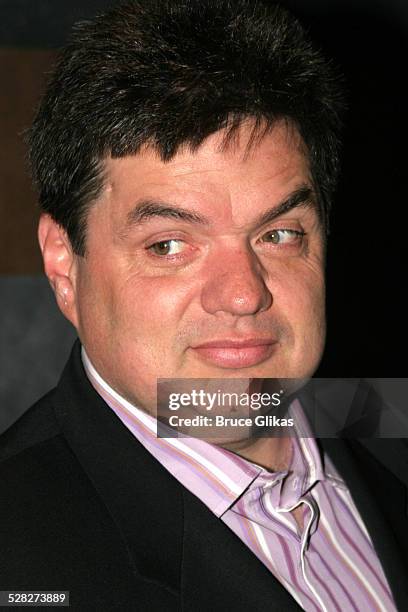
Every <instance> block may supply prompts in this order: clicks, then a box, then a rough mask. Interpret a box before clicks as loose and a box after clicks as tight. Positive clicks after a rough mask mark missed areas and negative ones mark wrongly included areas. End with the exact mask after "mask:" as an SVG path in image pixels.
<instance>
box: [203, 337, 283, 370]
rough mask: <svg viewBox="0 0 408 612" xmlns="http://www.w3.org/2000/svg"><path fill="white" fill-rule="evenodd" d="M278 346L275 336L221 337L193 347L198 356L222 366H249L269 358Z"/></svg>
mask: <svg viewBox="0 0 408 612" xmlns="http://www.w3.org/2000/svg"><path fill="white" fill-rule="evenodd" d="M277 346H278V342H277V340H275V339H274V338H247V339H221V340H213V341H211V342H204V343H203V344H200V345H197V346H194V347H191V348H192V350H193V351H194V353H195V354H196V355H198V357H200V358H201V359H203V360H204V361H206V362H207V363H211V364H213V365H217V366H219V367H221V368H249V367H251V366H255V365H258V364H260V363H262V362H263V361H266V360H267V359H269V358H270V357H271V356H272V355H273V353H274V352H275V350H276V348H277Z"/></svg>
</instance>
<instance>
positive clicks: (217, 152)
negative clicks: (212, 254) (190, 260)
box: [104, 122, 312, 223]
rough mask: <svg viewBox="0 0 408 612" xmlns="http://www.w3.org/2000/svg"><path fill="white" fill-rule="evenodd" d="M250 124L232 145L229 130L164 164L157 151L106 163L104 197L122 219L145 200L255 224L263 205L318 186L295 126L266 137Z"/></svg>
mask: <svg viewBox="0 0 408 612" xmlns="http://www.w3.org/2000/svg"><path fill="white" fill-rule="evenodd" d="M253 135H254V131H253V128H252V126H251V125H248V124H244V125H243V126H241V127H240V128H239V129H238V130H237V131H236V132H235V133H234V135H233V137H232V138H231V139H230V140H228V141H226V139H225V136H226V133H225V131H219V132H216V133H215V134H213V135H211V136H210V137H208V138H207V139H206V140H205V141H204V143H203V144H202V145H201V146H200V147H199V148H198V149H197V150H195V151H191V149H189V148H188V147H184V148H181V149H180V150H179V151H178V153H177V154H176V155H175V156H174V157H173V158H172V159H171V160H169V161H166V162H163V160H162V159H161V158H160V156H159V155H158V153H157V152H156V151H155V150H154V149H153V148H151V147H145V148H144V149H143V150H142V151H141V152H140V153H139V154H137V155H133V156H128V157H124V158H118V159H113V158H109V159H108V160H106V184H107V188H106V191H105V196H104V199H105V200H107V201H108V206H110V210H111V215H112V216H114V217H115V219H116V220H117V221H118V222H119V219H120V218H121V217H123V215H126V214H127V212H128V211H129V210H130V209H131V208H133V207H134V206H135V205H137V202H138V201H139V200H141V199H152V200H159V201H165V202H169V203H170V204H174V205H182V206H184V207H186V206H188V208H190V209H191V210H192V211H197V212H201V209H202V208H203V207H204V208H205V212H206V213H210V214H211V213H212V212H213V213H214V214H215V215H217V216H218V217H219V218H220V220H221V221H226V220H227V219H229V220H231V219H234V220H236V221H237V222H238V223H241V222H242V223H245V222H246V221H249V220H250V216H251V213H252V212H253V213H259V211H260V209H262V207H263V206H265V207H266V206H269V207H270V206H271V205H273V204H274V202H276V203H278V202H279V201H281V200H283V199H285V197H287V196H288V194H289V193H290V192H291V191H293V190H295V189H296V188H299V186H301V185H302V184H305V183H308V184H309V185H312V181H311V177H310V169H309V162H308V157H307V155H306V153H305V145H304V144H303V141H302V139H301V138H300V136H299V133H298V132H297V131H296V129H295V128H293V127H291V126H288V125H286V124H285V123H283V122H279V123H277V124H276V125H275V126H274V127H273V128H272V130H271V131H270V132H268V133H266V134H264V135H263V136H262V137H261V138H255V139H253V140H251V139H252V137H253Z"/></svg>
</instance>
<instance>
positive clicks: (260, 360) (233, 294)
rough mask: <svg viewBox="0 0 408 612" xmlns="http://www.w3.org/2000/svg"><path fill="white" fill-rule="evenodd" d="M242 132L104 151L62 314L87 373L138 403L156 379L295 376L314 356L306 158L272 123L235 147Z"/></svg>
mask: <svg viewBox="0 0 408 612" xmlns="http://www.w3.org/2000/svg"><path fill="white" fill-rule="evenodd" d="M249 134H250V126H248V125H247V126H243V127H242V128H241V129H240V131H239V133H238V137H239V138H238V139H237V140H236V141H235V144H231V145H230V146H229V147H228V148H226V149H224V150H222V149H221V147H220V145H221V142H222V138H223V136H224V134H223V133H222V132H219V133H216V134H214V135H212V136H211V137H209V138H208V139H207V140H206V141H205V142H204V144H203V145H202V146H201V147H200V148H199V149H198V150H197V151H196V152H194V153H192V152H191V151H189V150H188V149H183V150H181V151H180V152H179V153H178V154H177V155H176V156H175V157H174V158H173V159H172V160H171V161H169V162H167V163H163V162H162V161H161V160H160V158H159V157H158V155H157V154H156V153H155V152H154V151H153V150H152V149H149V148H146V149H145V150H144V151H143V152H142V153H140V154H138V155H136V156H129V157H125V158H121V159H110V160H108V161H107V166H106V168H107V179H108V180H107V188H106V190H105V192H104V194H103V196H102V197H101V198H100V199H99V200H98V201H97V202H96V203H95V204H94V205H93V207H92V208H91V210H90V213H89V218H88V222H87V254H86V256H85V257H84V258H81V257H75V258H74V263H73V267H72V270H71V273H70V274H71V279H72V285H73V302H72V308H71V309H70V310H69V312H67V313H66V314H67V316H68V317H69V318H70V319H71V320H72V322H73V323H74V324H75V325H76V327H77V328H78V331H79V335H80V338H81V340H82V343H83V344H84V346H85V348H86V351H87V353H88V356H89V357H90V359H91V361H92V362H93V364H94V366H95V368H96V369H97V370H98V371H99V373H100V374H101V376H102V377H103V378H105V380H106V381H107V382H108V383H110V385H111V386H112V387H113V388H114V389H116V390H117V391H118V392H119V393H121V394H122V395H123V396H124V397H126V398H127V399H128V400H130V401H131V402H133V403H135V404H136V405H138V406H139V407H141V408H144V409H146V410H148V411H151V412H154V410H155V401H156V380H157V378H159V377H163V378H190V377H191V378H225V377H229V378H231V377H234V378H251V377H254V378H271V377H281V378H290V377H303V376H308V375H310V374H312V373H313V371H314V370H315V368H316V367H317V364H318V362H319V360H320V357H321V354H322V350H323V345H324V335H325V322H324V274H323V267H324V261H323V260H324V255H323V253H324V246H323V243H324V241H323V235H322V228H321V225H320V222H319V218H318V214H317V210H316V207H315V204H314V195H313V184H312V181H311V177H310V168H309V164H308V161H307V159H306V157H305V155H304V153H303V152H302V143H301V141H300V138H299V136H298V134H297V133H296V132H295V131H294V130H292V131H288V129H287V128H286V127H285V125H284V124H283V123H279V124H277V125H276V127H275V128H274V129H273V130H272V132H271V133H270V134H268V135H266V136H265V137H264V138H263V139H262V140H260V141H259V143H258V144H256V145H255V146H254V147H253V148H252V149H250V150H249V152H248V151H247V142H248V138H249ZM308 190H310V193H308ZM283 203H286V205H284V206H283V207H281V205H282V204H283ZM295 204H297V205H295ZM278 207H281V208H280V214H278V215H277V214H276V213H277V211H278Z"/></svg>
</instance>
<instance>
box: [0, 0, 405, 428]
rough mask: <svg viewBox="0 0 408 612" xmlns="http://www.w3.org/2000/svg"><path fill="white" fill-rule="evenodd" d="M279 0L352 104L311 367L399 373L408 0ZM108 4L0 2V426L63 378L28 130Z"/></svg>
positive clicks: (64, 335)
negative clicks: (338, 75) (320, 348)
mask: <svg viewBox="0 0 408 612" xmlns="http://www.w3.org/2000/svg"><path fill="white" fill-rule="evenodd" d="M282 3H283V4H284V5H286V6H287V7H289V8H291V9H292V11H293V12H294V13H295V14H297V15H298V16H299V17H300V18H301V19H302V21H303V22H304V23H305V24H306V25H307V26H308V28H309V30H310V32H311V34H312V36H313V37H314V38H315V40H317V41H318V42H319V43H320V45H321V46H322V47H323V49H324V50H325V51H326V54H327V55H328V56H330V57H332V58H334V61H335V63H336V64H337V65H338V66H340V68H341V69H342V71H343V72H344V74H345V76H346V83H347V90H348V99H349V107H350V110H349V112H348V115H347V117H346V129H345V135H344V139H345V148H344V160H343V173H342V179H341V183H340V186H339V190H338V194H337V197H336V202H335V206H334V210H333V215H332V232H331V237H330V245H329V254H328V269H327V278H328V294H327V295H328V297H327V308H328V341H327V348H326V352H325V355H324V358H323V361H322V364H321V367H320V369H319V371H318V373H317V375H319V376H321V377H322V376H332V377H336V376H339V377H349V376H350V377H371V378H375V377H382V378H386V377H405V376H406V372H407V368H406V359H405V355H404V350H403V349H404V348H405V346H406V340H407V331H406V323H405V316H406V311H407V308H406V305H405V299H406V298H405V293H406V291H405V288H406V287H405V285H406V277H407V274H406V263H407V257H406V244H407V241H408V237H407V235H406V234H407V228H406V226H405V224H404V216H405V215H404V213H405V209H406V207H407V202H406V200H407V198H406V179H405V176H406V168H407V162H408V159H407V157H408V156H407V146H406V143H407V135H408V130H407V118H406V112H407V111H406V109H407V101H408V100H407V97H408V96H407V94H406V90H407V73H408V71H407V67H406V66H407V59H408V53H407V50H408V36H407V32H408V2H406V0H358V1H357V0H354V1H351V0H350V1H348V0H286V1H284V2H282ZM109 4H111V2H108V1H106V0H105V1H103V0H82V1H81V2H79V1H78V0H35V1H33V0H0V83H1V90H0V133H1V134H2V146H1V147H0V215H1V224H0V228H1V229H0V232H1V234H0V297H1V300H0V316H1V323H0V343H1V344H0V347H1V349H0V350H1V357H0V395H1V404H0V406H1V407H0V431H1V430H2V429H4V428H5V427H6V426H7V425H8V424H9V423H11V422H12V421H13V420H14V419H15V418H16V417H17V416H18V415H19V414H20V413H21V412H22V411H23V410H24V409H25V408H27V407H28V406H29V405H30V403H32V402H33V401H35V400H36V399H37V398H38V397H40V396H41V395H42V394H43V393H44V392H45V391H46V390H48V389H49V388H50V387H51V386H53V385H54V384H55V382H56V380H57V378H58V375H59V372H60V370H61V368H62V367H63V363H64V361H65V359H66V356H67V354H68V352H69V347H70V345H71V344H72V339H73V338H74V337H75V333H74V331H73V330H72V329H71V327H70V326H69V324H68V323H66V322H65V320H64V319H63V318H62V316H61V315H60V314H59V312H58V311H57V309H56V306H55V304H54V299H53V296H52V294H51V292H50V289H49V287H48V284H47V282H46V281H45V280H44V278H42V277H41V276H40V275H41V273H42V272H41V261H40V257H39V251H38V248H37V245H36V238H35V227H36V222H37V217H38V212H37V210H36V205H35V196H34V194H33V192H32V190H31V187H30V182H29V178H28V174H27V170H26V164H25V162H24V155H25V147H24V144H23V131H24V128H26V127H27V126H28V125H29V123H30V120H31V117H32V114H33V109H34V107H35V104H36V101H37V100H38V96H39V93H40V91H41V88H42V86H43V82H44V76H43V75H44V73H46V72H47V71H49V70H50V67H51V65H52V62H53V60H54V57H55V49H56V48H57V47H59V46H61V45H62V44H63V43H64V40H65V38H66V35H67V33H68V31H69V28H70V26H71V25H72V23H73V22H74V21H76V20H78V19H80V18H84V17H87V16H91V15H92V14H94V13H95V12H96V11H97V10H99V9H102V8H104V7H106V6H108V5H109ZM404 315H405V316H404Z"/></svg>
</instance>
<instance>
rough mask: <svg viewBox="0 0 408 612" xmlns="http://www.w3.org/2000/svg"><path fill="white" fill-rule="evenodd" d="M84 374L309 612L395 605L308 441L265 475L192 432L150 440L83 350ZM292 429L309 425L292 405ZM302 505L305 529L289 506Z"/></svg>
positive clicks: (345, 500) (148, 426)
mask: <svg viewBox="0 0 408 612" xmlns="http://www.w3.org/2000/svg"><path fill="white" fill-rule="evenodd" d="M82 358H83V363H84V367H85V371H86V373H87V376H88V378H89V380H90V382H91V383H92V385H93V386H94V388H95V389H96V391H97V392H98V393H99V395H101V397H102V398H103V399H104V400H105V402H106V403H107V404H108V406H110V408H111V409H112V410H113V411H114V412H115V413H116V415H117V416H118V417H119V419H120V420H121V421H122V422H123V424H124V425H125V426H126V427H127V428H128V429H129V430H130V431H131V432H132V433H133V435H134V436H135V437H136V438H137V439H138V441H139V442H140V443H141V444H142V445H143V446H144V447H145V448H146V449H147V450H148V451H149V452H150V453H151V454H152V455H153V456H154V457H155V459H157V461H159V462H160V463H161V464H162V465H163V466H164V467H165V468H166V469H167V470H168V471H169V472H170V473H171V474H172V475H173V476H174V477H175V478H176V479H177V480H178V481H179V482H180V483H181V484H182V485H183V486H185V487H186V488H187V489H188V490H189V491H190V492H191V493H193V494H194V495H196V496H197V497H198V498H199V499H200V500H201V501H202V502H203V503H204V504H205V505H206V506H207V507H208V508H209V509H210V510H211V512H213V513H214V514H215V515H216V516H217V517H218V518H219V519H220V520H222V521H223V522H224V523H225V524H226V525H228V527H229V528H230V529H231V530H232V531H233V532H234V533H235V534H236V535H237V536H238V537H239V538H240V539H241V540H242V541H243V542H244V543H245V544H246V546H248V548H249V549H250V550H251V551H252V552H253V553H254V554H255V555H256V556H257V557H258V558H259V559H260V560H261V561H262V562H263V563H264V564H265V565H266V567H267V568H268V569H269V570H270V572H271V573H272V574H273V575H274V576H275V577H276V578H277V580H279V582H280V583H281V584H282V585H283V586H284V587H285V588H286V590H287V591H288V592H289V593H290V594H291V595H292V596H293V598H294V599H295V600H296V601H297V603H298V604H299V605H300V606H301V607H302V608H303V609H304V610H307V611H311V612H316V611H324V612H332V611H337V612H342V611H343V610H353V611H354V612H361V611H362V610H364V611H374V610H375V611H381V612H392V611H395V610H396V607H395V603H394V600H393V597H392V594H391V591H390V589H389V586H388V583H387V580H386V578H385V576H384V572H383V570H382V567H381V564H380V562H379V559H378V557H377V554H376V552H375V550H374V548H373V545H372V542H371V539H370V537H369V535H368V533H367V530H366V528H365V525H364V523H363V521H362V519H361V517H360V514H359V512H358V510H357V508H356V507H355V505H354V502H353V500H352V498H351V495H350V493H349V491H348V489H347V487H346V485H345V483H344V482H343V480H342V479H341V477H340V476H339V474H338V473H337V471H336V469H335V467H334V465H333V464H332V463H331V461H330V459H329V457H327V456H326V455H325V456H324V466H323V462H322V459H321V456H320V451H319V449H318V447H317V444H316V442H315V440H314V439H313V438H312V437H297V436H296V437H293V438H291V441H292V458H291V463H290V466H289V468H288V470H284V471H278V472H269V471H268V470H266V469H264V468H262V467H261V466H258V465H256V464H254V463H252V462H250V461H248V460H246V459H244V458H242V457H240V456H238V455H236V454H234V453H232V452H230V451H228V450H226V449H223V448H221V447H219V446H215V445H213V444H209V443H208V442H205V441H204V440H199V439H197V438H190V437H184V436H181V437H178V438H158V437H157V435H156V431H157V421H156V419H155V418H154V417H152V416H151V415H148V414H147V413H145V412H144V411H142V410H140V409H138V408H136V407H135V406H133V405H132V404H130V403H129V402H128V401H127V400H125V399H124V398H123V397H121V396H120V395H119V394H118V393H116V392H115V391H114V390H113V389H112V388H111V387H110V386H109V385H108V384H107V383H106V382H105V381H104V380H103V379H102V378H101V377H100V376H99V374H98V373H97V372H96V370H95V369H94V367H93V366H92V364H91V363H90V361H89V358H88V357H87V355H86V353H85V350H84V349H82ZM290 410H291V414H292V415H295V416H296V418H295V423H297V425H298V426H299V431H302V436H304V432H305V431H307V428H308V424H307V421H306V417H305V416H304V414H303V411H302V408H301V406H300V404H299V402H297V401H295V402H293V404H292V405H291V407H290ZM298 506H301V507H302V508H303V529H300V527H299V526H298V524H297V522H296V521H295V519H294V517H293V515H292V514H291V511H292V510H294V509H295V508H297V507H298Z"/></svg>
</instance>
